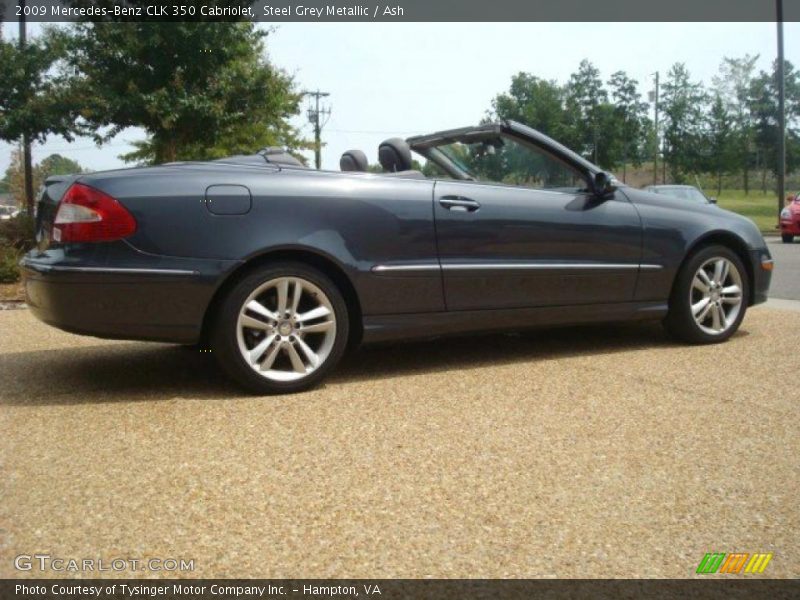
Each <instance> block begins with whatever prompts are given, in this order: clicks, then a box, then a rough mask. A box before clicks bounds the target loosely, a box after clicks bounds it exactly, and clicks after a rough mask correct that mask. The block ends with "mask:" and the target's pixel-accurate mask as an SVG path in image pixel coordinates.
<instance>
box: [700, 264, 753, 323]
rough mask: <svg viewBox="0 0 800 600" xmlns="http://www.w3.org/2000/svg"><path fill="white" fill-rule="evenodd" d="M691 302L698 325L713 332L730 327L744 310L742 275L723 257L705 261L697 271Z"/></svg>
mask: <svg viewBox="0 0 800 600" xmlns="http://www.w3.org/2000/svg"><path fill="white" fill-rule="evenodd" d="M689 304H690V306H691V311H692V316H693V317H694V321H695V323H696V324H697V326H698V327H699V328H700V329H701V330H702V331H703V332H705V333H707V334H709V335H720V334H722V333H725V332H726V331H727V330H728V329H730V328H731V327H732V326H733V324H734V323H736V319H737V317H738V316H739V312H740V311H741V309H742V275H741V273H739V270H738V269H737V268H736V265H735V264H734V263H733V262H732V261H730V260H728V259H727V258H723V257H714V258H710V259H709V260H707V261H705V262H704V263H703V264H702V265H701V266H700V268H699V269H698V270H697V272H696V273H695V276H694V279H693V280H692V286H691V288H690V290H689Z"/></svg>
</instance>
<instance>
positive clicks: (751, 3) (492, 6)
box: [0, 0, 800, 43]
mask: <svg viewBox="0 0 800 600" xmlns="http://www.w3.org/2000/svg"><path fill="white" fill-rule="evenodd" d="M25 4H26V10H27V15H26V20H28V21H31V22H70V21H76V20H90V21H107V20H113V21H148V20H150V21H161V22H165V21H194V20H203V21H214V20H219V21H229V20H249V21H254V22H255V21H258V22H267V23H281V22H335V21H338V22H345V21H361V22H369V21H383V22H508V21H512V22H520V21H527V22H558V21H561V22H572V21H584V22H585V21H589V22H612V21H630V22H652V21H660V22H667V21H673V22H674V21H684V22H699V21H700V22H725V21H737V22H746V21H768V22H774V21H775V20H776V4H775V1H774V0H491V1H490V2H487V1H486V0H387V1H384V2H377V1H376V0H256V1H249V0H178V1H171V0H25ZM19 5H20V1H19V0H0V14H2V16H1V17H0V19H1V20H4V21H9V22H16V21H18V20H19V14H18V13H19V10H20V9H19ZM124 7H128V8H130V7H133V8H134V10H133V11H128V12H125V13H124V14H123V11H122V10H121V9H122V8H124ZM137 7H138V10H136V8H137ZM65 8H71V9H83V10H84V12H83V13H82V16H81V14H76V13H71V16H70V15H67V14H66V13H65V12H64V11H63V9H65ZM220 9H229V10H232V11H233V12H232V13H231V12H229V13H228V14H227V15H226V14H219V12H218V11H219V10H220ZM387 9H395V10H394V11H391V10H387ZM397 9H399V10H397ZM212 12H217V14H211V13H212ZM222 12H224V11H222ZM784 20H785V21H800V2H798V1H797V0H784ZM596 41H597V43H602V41H603V30H602V29H601V28H599V29H598V31H597V40H596Z"/></svg>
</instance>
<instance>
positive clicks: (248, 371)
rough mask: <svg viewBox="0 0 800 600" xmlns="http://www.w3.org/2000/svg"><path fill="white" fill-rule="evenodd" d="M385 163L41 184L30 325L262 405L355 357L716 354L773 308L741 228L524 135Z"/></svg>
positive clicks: (403, 151) (413, 147)
mask: <svg viewBox="0 0 800 600" xmlns="http://www.w3.org/2000/svg"><path fill="white" fill-rule="evenodd" d="M412 152H414V153H416V154H417V155H419V156H420V159H421V160H427V161H430V162H431V163H433V165H435V168H436V169H437V170H438V172H439V173H440V175H439V176H438V177H437V178H435V179H434V178H427V177H426V176H425V175H423V174H422V173H421V172H419V171H415V170H414V169H413V168H412V166H413V163H412ZM378 158H379V161H380V164H381V165H382V167H383V169H384V171H385V172H384V173H382V174H374V173H367V172H365V171H366V169H367V166H368V165H367V159H366V155H365V154H364V152H362V151H360V150H353V151H350V152H347V153H345V155H344V156H343V157H342V161H341V166H342V168H343V169H344V170H343V171H342V172H332V171H315V170H311V169H308V168H305V167H303V165H301V164H300V163H299V162H298V161H296V160H295V159H293V158H292V157H291V156H290V155H288V154H285V153H282V152H280V151H278V150H274V149H269V150H266V151H262V152H260V153H258V154H256V155H253V156H237V157H231V158H227V159H222V160H217V161H213V162H185V163H172V164H165V165H161V166H155V167H147V168H136V169H125V170H118V171H108V172H101V173H89V174H81V175H75V176H69V177H51V178H50V179H48V180H47V181H46V183H45V186H44V190H43V193H42V195H41V199H40V202H39V211H38V217H37V221H38V225H37V227H38V238H39V245H38V248H37V249H35V250H34V251H32V252H30V253H29V254H27V256H26V257H25V258H24V259H23V262H22V266H23V268H24V271H25V273H26V289H27V294H28V302H29V305H30V307H31V310H32V312H33V314H34V315H36V316H37V317H38V318H39V319H41V320H42V321H44V322H46V323H49V324H51V325H54V326H56V327H60V328H62V329H64V330H67V331H71V332H75V333H80V334H88V335H95V336H100V337H108V338H125V339H140V340H157V341H163V342H175V343H180V344H187V345H190V344H208V345H209V346H208V347H209V348H210V349H211V350H212V352H213V354H214V355H215V356H216V357H217V359H218V360H219V362H220V364H221V365H222V367H223V368H224V369H225V370H226V371H227V372H228V373H229V374H230V375H231V376H232V377H233V378H234V379H236V380H237V381H239V382H240V383H242V384H243V385H244V386H246V387H248V388H250V389H251V390H254V391H256V392H267V393H274V392H290V391H297V390H301V389H305V388H307V387H309V386H311V385H313V384H315V383H317V382H319V381H320V380H321V379H322V378H323V377H324V376H325V375H327V374H328V373H329V372H330V371H331V369H332V368H333V367H334V365H335V364H336V362H337V361H338V360H339V359H340V357H341V356H342V354H343V353H344V352H345V349H346V348H347V347H349V346H352V345H354V344H357V343H359V342H365V343H369V342H378V341H384V340H398V339H408V338H427V337H434V336H440V335H446V334H456V333H465V332H477V331H499V330H513V329H519V328H525V327H531V326H540V325H554V324H565V323H570V324H576V323H593V322H599V321H619V320H626V319H628V320H649V319H656V320H663V321H664V323H665V325H666V327H667V329H668V330H669V331H670V332H671V333H672V334H674V335H675V336H676V337H677V338H679V339H681V340H684V341H686V342H689V343H713V342H721V341H723V340H726V339H728V338H729V337H730V336H731V335H732V334H733V333H734V332H735V331H736V330H737V328H738V327H739V324H740V323H741V322H742V319H743V318H744V315H745V311H746V310H747V308H748V307H749V306H752V305H753V304H758V303H760V302H764V301H765V300H766V298H767V290H768V287H769V283H770V275H771V269H772V259H771V257H770V253H769V250H768V249H767V245H766V244H765V242H764V239H763V238H762V236H761V234H760V233H759V231H758V229H757V228H756V227H755V225H754V224H753V223H752V221H750V220H748V219H745V218H743V217H740V216H738V215H735V214H733V213H730V212H727V211H724V210H721V209H718V208H716V207H714V206H710V205H708V204H707V203H705V204H701V203H694V202H686V201H684V200H681V199H678V198H672V197H670V196H664V195H660V194H659V195H657V194H653V193H648V192H644V191H641V190H635V189H632V188H629V187H625V186H622V185H620V184H618V182H617V181H616V179H614V177H613V176H611V175H610V174H608V173H606V172H604V171H603V170H602V169H600V168H599V167H597V166H595V165H593V164H592V163H590V162H588V161H586V160H585V159H583V158H582V157H581V156H579V155H577V154H576V153H574V152H572V151H570V150H569V149H567V148H566V147H564V146H562V145H561V144H559V143H557V142H555V141H554V140H552V139H550V138H548V137H547V136H545V135H543V134H541V133H539V132H537V131H535V130H533V129H530V128H528V127H526V126H524V125H521V124H519V123H515V122H513V121H504V122H500V123H493V124H485V125H480V126H478V127H467V128H463V129H456V130H451V131H443V132H438V133H433V134H430V135H424V136H418V137H413V138H409V139H408V140H403V139H399V138H392V139H389V140H386V141H385V142H383V143H382V144H381V145H380V146H379V148H378ZM426 170H427V169H426Z"/></svg>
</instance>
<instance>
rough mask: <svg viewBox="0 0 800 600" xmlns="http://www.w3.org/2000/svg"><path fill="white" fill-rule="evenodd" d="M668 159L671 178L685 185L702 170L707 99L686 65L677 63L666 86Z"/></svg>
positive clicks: (665, 112)
mask: <svg viewBox="0 0 800 600" xmlns="http://www.w3.org/2000/svg"><path fill="white" fill-rule="evenodd" d="M663 90H664V91H663V101H662V107H663V111H664V139H665V142H666V153H665V158H666V160H667V163H668V164H669V170H670V176H671V177H672V180H673V181H675V182H676V183H681V182H683V181H684V180H685V177H686V176H687V175H689V174H697V173H698V172H699V171H700V168H701V160H702V144H703V125H704V120H705V105H706V103H707V97H706V94H705V92H704V91H703V86H702V84H701V83H698V82H693V81H692V80H691V76H690V74H689V71H688V69H687V68H686V66H685V65H684V64H683V63H676V64H674V65H673V66H672V68H671V69H670V70H669V73H668V74H667V80H666V82H665V83H664V86H663Z"/></svg>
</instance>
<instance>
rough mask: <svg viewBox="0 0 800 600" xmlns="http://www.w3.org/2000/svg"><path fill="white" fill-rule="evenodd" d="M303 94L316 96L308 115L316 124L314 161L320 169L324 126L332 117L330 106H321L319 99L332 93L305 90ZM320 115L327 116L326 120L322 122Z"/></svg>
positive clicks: (311, 121)
mask: <svg viewBox="0 0 800 600" xmlns="http://www.w3.org/2000/svg"><path fill="white" fill-rule="evenodd" d="M303 95H304V96H313V97H314V107H313V108H312V107H311V106H309V107H308V110H307V111H306V114H307V115H308V121H309V122H310V123H311V124H312V125H313V126H314V163H315V164H316V166H317V170H319V169H320V166H321V164H322V128H323V127H325V125H326V124H327V123H328V121H329V120H330V118H331V109H330V107H327V108H320V107H319V99H320V98H325V97H327V96H330V93H329V92H320V91H319V90H317V91H315V92H308V91H304V92H303ZM320 117H325V120H324V122H320Z"/></svg>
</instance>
